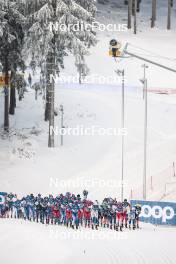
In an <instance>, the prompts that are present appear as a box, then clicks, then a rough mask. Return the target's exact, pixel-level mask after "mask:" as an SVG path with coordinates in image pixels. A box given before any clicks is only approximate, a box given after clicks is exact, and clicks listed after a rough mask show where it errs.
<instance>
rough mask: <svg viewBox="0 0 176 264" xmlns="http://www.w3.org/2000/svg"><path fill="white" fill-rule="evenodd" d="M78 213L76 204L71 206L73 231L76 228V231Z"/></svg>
mask: <svg viewBox="0 0 176 264" xmlns="http://www.w3.org/2000/svg"><path fill="white" fill-rule="evenodd" d="M78 211H79V207H78V205H77V204H75V205H73V207H72V228H73V229H74V228H75V227H76V229H78V224H79V221H78Z"/></svg>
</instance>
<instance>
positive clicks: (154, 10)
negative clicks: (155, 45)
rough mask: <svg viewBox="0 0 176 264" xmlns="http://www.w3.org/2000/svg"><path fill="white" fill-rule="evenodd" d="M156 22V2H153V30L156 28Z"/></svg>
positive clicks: (154, 0)
mask: <svg viewBox="0 0 176 264" xmlns="http://www.w3.org/2000/svg"><path fill="white" fill-rule="evenodd" d="M155 21H156V0H152V18H151V28H154V27H155Z"/></svg>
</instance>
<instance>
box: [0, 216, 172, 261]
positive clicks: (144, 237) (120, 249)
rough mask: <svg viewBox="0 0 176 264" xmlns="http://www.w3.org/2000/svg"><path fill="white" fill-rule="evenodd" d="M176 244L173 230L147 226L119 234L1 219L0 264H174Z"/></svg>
mask: <svg viewBox="0 0 176 264" xmlns="http://www.w3.org/2000/svg"><path fill="white" fill-rule="evenodd" d="M9 241H10V243H9ZM175 242H176V238H175V229H174V228H168V229H166V228H160V227H154V226H151V225H146V224H145V225H142V229H140V230H137V231H129V230H126V231H124V232H122V233H119V232H115V231H109V230H105V231H104V230H99V231H93V230H84V229H83V230H78V231H74V230H69V229H67V228H63V227H57V226H53V227H46V226H43V225H40V224H35V223H28V222H21V221H16V220H1V225H0V248H1V249H2V250H1V263H5V264H11V263H18V264H21V263H25V264H28V263H43V264H45V263H46V264H48V263H50V264H56V263H57V264H59V263H62V264H67V263H68V264H70V263H77V264H81V263H85V264H86V263H95V262H101V263H102V264H108V263H109V264H113V263H114V264H115V263H120V264H123V263H124V264H131V263H136V264H144V263H145V264H153V263H157V264H166V263H168V264H172V263H173V264H174V263H175V262H176V256H175V254H174V250H175ZM168 245H169V246H168Z"/></svg>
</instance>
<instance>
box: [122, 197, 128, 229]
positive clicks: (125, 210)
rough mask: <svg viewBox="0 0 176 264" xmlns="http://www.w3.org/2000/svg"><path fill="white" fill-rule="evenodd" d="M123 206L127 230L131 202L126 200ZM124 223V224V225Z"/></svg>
mask: <svg viewBox="0 0 176 264" xmlns="http://www.w3.org/2000/svg"><path fill="white" fill-rule="evenodd" d="M122 206H123V222H124V221H125V227H126V228H127V225H128V224H127V222H128V214H129V211H130V204H129V202H128V201H127V199H124V201H123V203H122ZM123 224H124V223H122V225H123Z"/></svg>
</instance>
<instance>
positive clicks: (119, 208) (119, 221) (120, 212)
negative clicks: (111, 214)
mask: <svg viewBox="0 0 176 264" xmlns="http://www.w3.org/2000/svg"><path fill="white" fill-rule="evenodd" d="M116 219H117V224H116V230H117V231H118V228H119V227H120V231H122V224H123V205H122V203H121V202H118V203H117V205H116Z"/></svg>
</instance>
